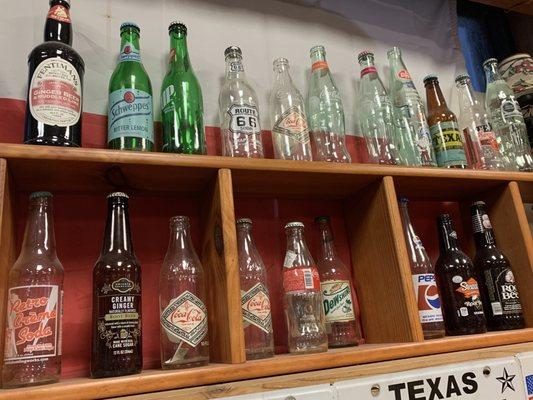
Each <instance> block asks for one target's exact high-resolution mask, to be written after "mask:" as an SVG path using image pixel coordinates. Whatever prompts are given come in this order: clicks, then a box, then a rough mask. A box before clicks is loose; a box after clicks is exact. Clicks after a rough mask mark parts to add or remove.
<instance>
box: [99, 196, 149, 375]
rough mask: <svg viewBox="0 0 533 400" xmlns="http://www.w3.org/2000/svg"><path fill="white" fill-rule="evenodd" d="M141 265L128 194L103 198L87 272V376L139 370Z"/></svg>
mask: <svg viewBox="0 0 533 400" xmlns="http://www.w3.org/2000/svg"><path fill="white" fill-rule="evenodd" d="M141 309H142V308H141V266H140V264H139V261H137V257H135V253H134V252H133V245H132V241H131V231H130V222H129V216H128V196H127V195H126V194H125V193H122V192H114V193H111V194H110V195H109V196H107V222H106V227H105V232H104V241H103V245H102V251H101V253H100V257H99V258H98V260H97V261H96V264H95V265H94V269H93V324H92V325H93V331H92V357H91V377H92V378H104V377H110V376H121V375H129V374H137V373H139V372H141V369H142V361H143V359H142V335H141V334H142V331H141Z"/></svg>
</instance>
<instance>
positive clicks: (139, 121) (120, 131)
mask: <svg viewBox="0 0 533 400" xmlns="http://www.w3.org/2000/svg"><path fill="white" fill-rule="evenodd" d="M139 37H140V29H139V27H138V26H137V25H136V24H134V23H133V22H125V23H123V24H122V25H120V56H119V60H118V65H117V66H116V68H115V70H114V71H113V74H112V75H111V79H110V81H109V110H108V118H107V147H109V148H110V149H117V150H138V151H152V150H153V147H154V117H153V113H152V84H151V83H150V78H149V77H148V74H147V73H146V70H145V69H144V66H143V65H142V62H141V55H140V52H139V51H140V50H139Z"/></svg>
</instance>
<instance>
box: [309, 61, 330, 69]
mask: <svg viewBox="0 0 533 400" xmlns="http://www.w3.org/2000/svg"><path fill="white" fill-rule="evenodd" d="M328 68H329V66H328V63H327V61H317V62H314V63H313V65H311V71H314V70H315V69H328Z"/></svg>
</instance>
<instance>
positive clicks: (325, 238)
mask: <svg viewBox="0 0 533 400" xmlns="http://www.w3.org/2000/svg"><path fill="white" fill-rule="evenodd" d="M316 222H317V224H318V229H319V230H320V244H321V246H320V249H321V251H320V258H319V259H318V272H319V274H320V289H321V290H322V298H323V304H324V315H325V317H326V332H327V334H328V346H329V347H346V346H355V345H357V344H358V341H359V340H360V339H361V330H360V327H359V322H358V319H359V310H358V309H357V302H356V298H355V289H354V287H353V282H352V275H351V273H350V271H349V270H348V268H347V267H346V265H344V263H343V262H342V260H341V259H340V258H339V256H338V255H337V251H336V250H335V243H334V242H333V233H332V230H331V227H330V219H329V217H324V216H322V217H317V218H316Z"/></svg>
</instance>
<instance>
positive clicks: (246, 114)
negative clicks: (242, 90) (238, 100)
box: [227, 104, 261, 136]
mask: <svg viewBox="0 0 533 400" xmlns="http://www.w3.org/2000/svg"><path fill="white" fill-rule="evenodd" d="M227 112H228V114H229V116H230V122H229V130H230V131H231V132H232V133H233V134H234V135H248V136H253V135H259V134H260V133H261V128H260V127H259V112H258V111H257V107H255V106H249V105H239V104H232V105H231V107H230V108H229V109H228V111H227Z"/></svg>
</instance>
